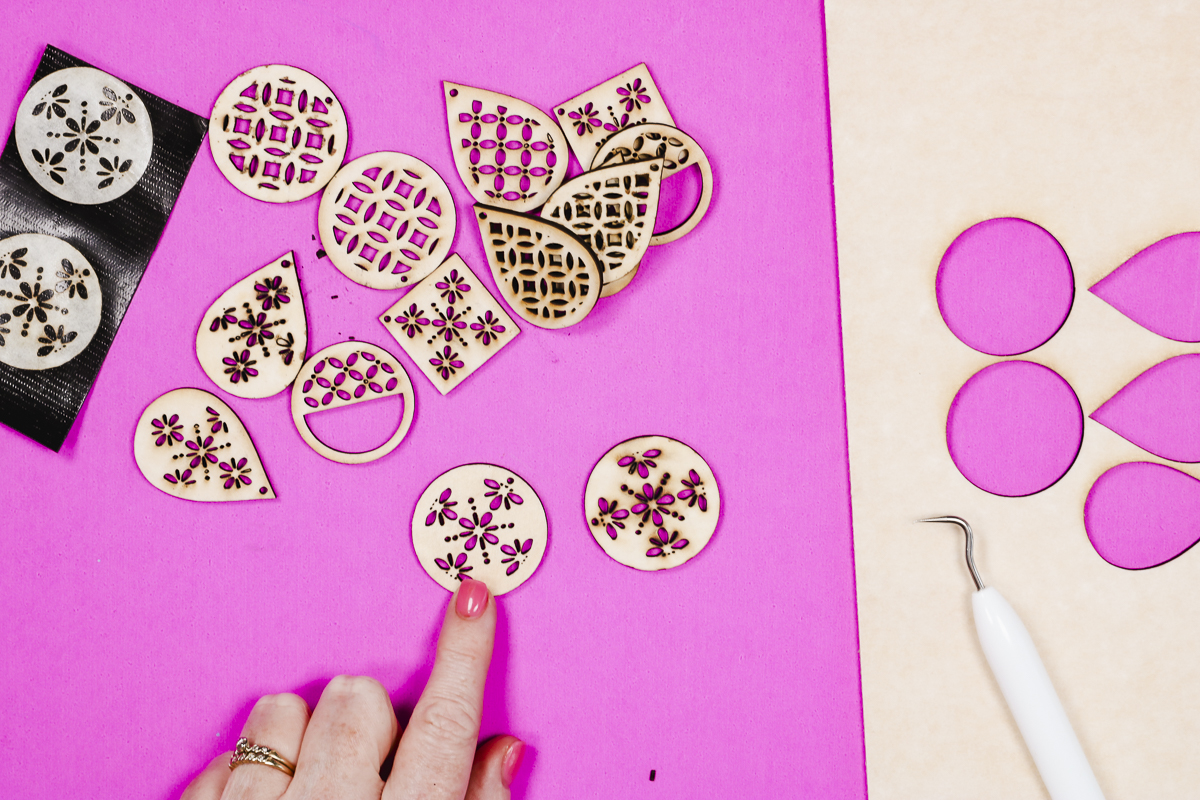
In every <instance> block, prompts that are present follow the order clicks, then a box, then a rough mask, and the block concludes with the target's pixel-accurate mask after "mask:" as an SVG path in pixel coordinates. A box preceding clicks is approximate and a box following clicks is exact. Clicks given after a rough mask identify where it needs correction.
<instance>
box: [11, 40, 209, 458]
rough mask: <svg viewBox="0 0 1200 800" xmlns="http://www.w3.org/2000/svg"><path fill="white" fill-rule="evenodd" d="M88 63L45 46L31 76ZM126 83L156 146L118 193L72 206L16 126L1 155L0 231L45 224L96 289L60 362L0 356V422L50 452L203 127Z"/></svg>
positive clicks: (117, 320)
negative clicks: (83, 263) (37, 164)
mask: <svg viewBox="0 0 1200 800" xmlns="http://www.w3.org/2000/svg"><path fill="white" fill-rule="evenodd" d="M90 66H92V65H91V64H88V63H86V62H83V61H80V60H79V59H78V58H75V57H74V56H71V55H68V54H67V53H64V52H63V51H62V50H59V49H58V48H56V47H54V46H52V45H47V46H46V50H45V52H43V53H42V60H41V62H40V63H39V64H38V68H37V72H36V73H35V74H34V76H33V81H32V82H31V83H30V84H29V85H30V86H33V84H35V83H37V82H38V81H39V80H41V79H42V78H44V77H45V76H47V75H49V74H50V73H52V72H56V71H58V70H60V69H66V68H67V67H90ZM106 71H107V70H106ZM110 74H112V73H110ZM114 77H117V78H120V79H121V80H122V81H125V79H124V78H122V77H121V76H120V75H115V76H114ZM125 83H127V84H129V86H130V88H131V89H133V91H135V92H137V93H138V96H139V97H140V98H141V100H142V102H143V103H144V104H145V105H146V109H147V111H148V112H149V114H150V121H151V124H152V125H153V129H154V151H153V153H152V154H151V157H150V164H149V166H147V168H146V171H145V173H144V174H143V175H142V177H141V180H139V181H138V183H137V185H136V186H134V187H133V189H131V190H130V191H128V192H126V193H125V194H123V195H121V196H120V197H118V198H116V199H114V200H110V201H109V202H107V203H102V204H100V205H77V204H75V203H68V202H67V201H65V200H60V199H59V198H57V197H55V196H54V195H52V194H50V193H49V192H47V191H46V190H45V189H43V188H42V187H40V186H39V185H38V184H37V183H36V182H35V181H34V179H33V178H32V177H31V176H30V175H29V173H28V172H27V171H26V170H25V165H24V164H23V163H22V162H21V156H20V154H19V153H18V152H17V142H16V135H15V132H10V133H9V136H8V144H7V145H6V146H5V148H4V153H3V155H0V238H6V237H9V236H15V235H16V234H18V233H44V234H47V235H49V236H57V237H58V238H59V239H63V240H64V241H67V242H70V243H71V245H73V246H74V247H75V248H76V249H77V250H79V252H81V253H83V255H84V256H85V257H86V258H87V260H88V261H89V262H90V263H91V264H92V266H93V267H95V268H96V272H97V273H98V277H99V279H100V288H101V292H102V294H103V296H104V306H103V316H102V318H101V320H100V327H99V329H98V330H97V331H96V335H95V336H94V337H93V339H92V341H91V344H89V345H88V346H87V348H86V349H85V350H84V351H83V352H82V353H80V354H79V355H78V356H76V357H75V358H73V359H71V360H70V361H68V362H67V363H66V364H63V365H62V366H60V367H54V368H52V369H46V370H40V371H26V370H20V369H16V368H14V367H10V366H8V365H7V364H3V363H0V422H2V423H4V424H5V425H7V426H8V427H10V428H12V429H13V430H16V431H19V432H21V433H23V434H25V435H26V436H28V437H29V438H31V439H33V440H35V441H37V442H40V443H41V444H44V445H45V446H46V447H49V448H50V449H52V450H54V451H58V450H59V449H60V448H61V447H62V445H63V442H64V441H65V440H66V438H67V434H68V433H70V431H71V426H72V425H74V424H75V419H76V417H77V416H78V415H79V410H80V408H81V407H82V405H83V401H84V400H85V399H86V398H87V395H88V392H89V391H91V388H92V384H94V383H95V381H96V376H97V375H98V374H99V372H100V365H101V364H102V363H103V362H104V358H105V356H106V355H108V350H109V347H111V346H112V342H113V338H114V337H115V336H116V335H117V329H118V328H119V327H120V326H121V320H122V319H124V317H125V312H126V310H128V308H129V303H130V301H131V300H133V293H134V292H135V291H136V290H137V287H138V283H140V282H141V280H142V275H143V274H145V272H146V266H147V265H148V264H149V263H150V256H151V255H152V254H153V253H154V248H155V247H156V246H157V245H158V240H159V239H160V238H161V237H162V234H163V230H164V229H165V227H166V224H167V218H168V217H169V216H170V214H171V209H172V208H174V206H175V201H176V199H178V197H179V192H180V190H181V189H182V188H183V182H184V179H185V178H187V174H188V171H189V170H190V169H191V167H192V162H193V161H195V159H196V153H197V152H198V151H199V149H200V145H201V143H202V142H203V141H204V134H205V132H206V131H207V130H208V120H207V119H205V118H204V117H201V116H199V115H197V114H193V113H192V112H190V111H186V110H184V109H182V108H180V107H179V106H177V105H174V104H172V103H168V102H167V101H166V100H163V99H162V98H161V97H158V96H156V95H153V94H150V93H149V92H147V91H144V90H142V89H139V88H138V87H137V86H135V85H133V84H131V83H129V82H128V81H125ZM0 310H4V311H7V310H8V309H0Z"/></svg>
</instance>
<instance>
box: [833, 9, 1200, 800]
mask: <svg viewBox="0 0 1200 800" xmlns="http://www.w3.org/2000/svg"><path fill="white" fill-rule="evenodd" d="M826 24H827V36H828V57H829V81H830V103H831V111H832V125H833V157H834V186H835V197H836V209H837V232H838V254H839V270H840V275H841V292H842V295H841V296H842V315H843V316H842V320H843V335H844V344H845V359H846V400H847V407H848V420H849V437H850V468H851V487H852V492H853V504H854V537H855V542H854V544H855V559H856V567H857V583H858V604H859V625H860V637H861V653H862V685H863V705H864V716H865V731H866V748H867V780H868V789H869V793H870V796H871V797H872V798H873V800H887V798H905V800H908V799H909V798H942V797H971V798H1014V797H1022V798H1024V797H1042V796H1045V790H1044V789H1043V788H1042V785H1041V782H1040V780H1039V778H1038V776H1037V772H1036V770H1035V768H1034V766H1033V762H1032V760H1031V759H1030V757H1029V755H1028V753H1027V752H1026V750H1025V748H1024V745H1023V743H1022V741H1021V738H1020V734H1019V733H1018V731H1017V729H1016V726H1015V724H1014V723H1013V722H1012V719H1011V717H1010V716H1009V714H1008V711H1007V708H1006V707H1005V705H1004V701H1003V698H1002V697H1001V695H1000V693H999V690H998V689H997V688H996V685H995V683H994V681H993V679H992V676H991V674H990V672H989V671H988V668H987V664H986V662H985V661H984V658H983V655H982V653H981V651H980V648H979V645H978V642H977V640H976V637H975V632H974V628H973V623H972V619H971V606H970V592H971V590H972V589H973V588H974V587H973V585H972V584H971V580H970V576H969V574H968V572H967V570H966V567H965V565H964V562H963V556H962V535H961V533H960V532H958V530H957V529H956V528H954V527H951V526H943V525H918V524H914V523H913V520H915V519H917V518H919V517H923V516H930V515H935V514H958V515H961V516H964V517H966V518H967V519H968V520H970V521H971V522H972V524H973V525H974V526H975V529H976V533H977V534H978V539H979V541H978V544H977V548H976V561H977V563H978V565H979V569H980V572H981V573H982V575H983V578H984V580H985V581H986V582H988V583H989V584H990V585H994V586H996V587H997V588H998V589H999V590H1000V591H1001V592H1002V593H1004V595H1005V596H1006V597H1007V598H1008V600H1009V602H1010V603H1011V604H1012V605H1013V607H1014V608H1015V609H1016V610H1017V613H1018V614H1020V615H1021V616H1022V617H1023V618H1024V620H1025V623H1026V625H1027V627H1028V628H1029V630H1030V633H1031V635H1032V636H1033V639H1034V641H1035V642H1036V643H1037V645H1038V647H1039V648H1040V650H1041V653H1042V657H1043V659H1044V660H1045V662H1046V667H1047V669H1048V670H1049V672H1050V675H1051V678H1052V679H1053V680H1054V682H1055V684H1056V686H1057V688H1058V691H1059V694H1060V696H1061V697H1062V700H1063V703H1064V705H1065V706H1066V708H1067V713H1068V714H1069V716H1070V717H1071V719H1072V720H1073V722H1074V724H1075V728H1076V731H1077V733H1078V734H1079V738H1080V741H1081V742H1082V744H1083V747H1084V750H1085V751H1086V752H1087V753H1088V755H1089V757H1090V759H1091V761H1092V764H1093V767H1094V768H1095V771H1096V774H1097V778H1098V779H1099V781H1100V784H1101V786H1102V787H1103V788H1104V790H1105V793H1106V795H1107V796H1108V797H1109V798H1138V797H1145V798H1168V797H1170V798H1177V797H1189V796H1196V794H1197V792H1200V788H1198V787H1200V549H1196V550H1193V551H1191V552H1189V553H1186V554H1184V556H1182V557H1181V558H1178V559H1176V560H1175V561H1173V562H1171V563H1168V564H1166V565H1165V566H1162V567H1158V568H1155V569H1151V570H1146V571H1143V572H1126V571H1123V570H1120V569H1117V568H1116V567H1112V566H1110V565H1108V564H1107V563H1105V562H1104V561H1103V560H1101V558H1100V557H1099V556H1098V555H1097V554H1096V553H1095V551H1094V550H1093V549H1092V547H1091V545H1090V543H1089V542H1088V539H1087V536H1086V534H1085V532H1084V526H1083V503H1084V499H1085V497H1086V495H1087V492H1088V489H1089V488H1090V487H1091V485H1092V483H1093V481H1095V479H1096V478H1097V477H1098V476H1099V475H1100V474H1101V473H1102V472H1104V470H1106V469H1107V468H1109V467H1111V466H1114V465H1116V464H1118V463H1121V462H1124V461H1136V460H1149V461H1155V460H1158V459H1155V458H1154V457H1152V456H1150V455H1148V454H1147V453H1145V452H1143V451H1141V450H1140V449H1138V448H1137V447H1135V446H1134V445H1132V444H1129V443H1128V442H1126V441H1124V440H1122V439H1121V438H1120V437H1118V436H1117V435H1116V434H1114V433H1112V432H1110V431H1108V430H1107V429H1105V428H1103V427H1101V426H1100V425H1098V424H1096V423H1095V422H1093V421H1091V420H1087V421H1086V422H1085V430H1084V439H1083V448H1082V451H1081V453H1080V455H1079V458H1078V460H1077V461H1076V463H1075V465H1074V466H1073V467H1072V468H1071V470H1070V472H1068V473H1067V475H1066V477H1065V478H1064V479H1063V480H1061V481H1060V482H1059V483H1057V484H1056V485H1054V486H1053V487H1051V488H1050V489H1048V490H1047V491H1045V492H1042V493H1041V494H1037V495H1033V496H1031V497H1027V498H1021V499H1010V498H1001V497H995V496H992V495H988V494H986V493H984V492H983V491H981V490H979V489H977V488H975V487H974V486H972V485H971V484H970V483H968V482H967V481H966V479H964V478H963V477H962V475H960V474H959V472H958V471H957V470H956V469H955V467H954V464H953V463H952V462H951V460H950V457H949V455H948V453H947V450H946V441H945V424H946V412H947V410H948V408H949V405H950V401H951V399H952V398H953V396H954V394H955V392H956V391H957V390H958V388H959V387H960V386H961V385H962V384H963V382H964V381H965V380H966V379H967V378H968V377H969V376H971V375H972V374H974V373H975V372H976V371H977V370H979V369H981V368H983V367H984V366H986V365H988V364H991V363H994V362H995V361H997V360H999V359H996V358H992V357H988V356H984V355H982V354H980V353H977V352H975V351H973V350H971V349H969V348H968V347H966V346H965V345H963V344H962V343H960V342H959V341H958V340H957V339H956V338H955V337H954V336H953V335H952V334H951V333H950V332H949V330H948V329H947V328H946V326H945V325H944V324H943V322H942V319H941V316H940V314H939V313H938V308H937V303H936V299H935V295H934V276H935V274H936V271H937V266H938V262H939V260H940V258H941V256H942V254H943V252H944V251H945V249H946V247H947V246H948V245H949V244H950V242H951V241H952V240H953V239H954V237H955V236H956V235H958V234H959V233H960V232H961V231H963V230H964V229H966V228H967V227H969V226H970V225H972V224H974V223H976V222H979V221H981V220H984V219H988V218H991V217H999V216H1017V217H1024V218H1026V219H1029V220H1031V221H1033V222H1036V223H1038V224H1040V225H1042V226H1043V227H1045V228H1046V229H1047V230H1049V231H1050V232H1051V233H1052V234H1054V235H1055V236H1056V237H1057V238H1058V240H1059V241H1060V242H1061V244H1062V245H1063V247H1064V248H1065V249H1066V251H1067V254H1068V255H1069V256H1070V258H1071V262H1072V266H1073V268H1074V270H1075V281H1076V299H1075V306H1074V308H1073V309H1072V312H1071V315H1070V317H1069V318H1068V320H1067V322H1066V324H1065V325H1064V326H1063V329H1062V330H1061V331H1060V332H1059V334H1058V335H1057V336H1055V337H1054V338H1053V339H1052V340H1051V341H1050V342H1049V343H1048V344H1046V345H1044V346H1043V347H1041V348H1038V349H1037V350H1034V351H1033V352H1032V353H1030V354H1027V355H1025V356H1022V358H1026V359H1029V360H1033V361H1038V362H1040V363H1043V364H1045V365H1047V366H1049V367H1051V368H1053V369H1055V370H1057V371H1058V372H1059V374H1061V375H1062V376H1063V377H1064V378H1066V379H1067V380H1068V381H1069V382H1070V383H1071V385H1072V386H1073V387H1074V389H1075V391H1076V393H1077V394H1078V396H1079V400H1080V402H1081V403H1082V405H1083V410H1084V413H1085V415H1086V414H1090V413H1091V412H1093V411H1095V409H1096V408H1097V407H1098V406H1099V405H1100V404H1101V403H1103V402H1104V401H1105V400H1107V399H1108V398H1109V397H1111V396H1112V395H1113V394H1114V393H1115V392H1116V391H1117V390H1118V389H1120V388H1121V387H1122V386H1124V385H1125V384H1126V383H1127V382H1128V381H1129V380H1131V379H1132V378H1134V377H1135V376H1136V375H1138V374H1139V373H1140V372H1142V371H1143V370H1144V369H1146V368H1147V367H1150V366H1151V365H1153V364H1155V363H1157V362H1158V361H1160V360H1162V359H1164V358H1166V357H1168V356H1171V355H1175V354H1178V353H1183V352H1197V351H1200V347H1198V346H1188V345H1181V344H1179V343H1176V342H1170V341H1168V340H1165V339H1162V338H1159V337H1157V336H1155V335H1154V334H1151V333H1150V332H1148V331H1146V330H1143V329H1142V328H1140V327H1139V326H1137V325H1136V324H1134V323H1133V322H1131V321H1130V320H1128V319H1126V318H1125V317H1123V316H1122V315H1121V314H1119V313H1118V312H1117V311H1115V310H1114V309H1112V308H1111V307H1109V306H1108V305H1106V304H1105V303H1104V302H1103V301H1101V300H1099V299H1098V298H1097V297H1095V296H1094V295H1092V294H1090V293H1088V292H1087V288H1088V287H1089V286H1091V285H1092V284H1093V283H1095V282H1096V281H1097V280H1099V279H1100V278H1101V277H1103V276H1104V275H1106V274H1108V273H1109V272H1110V271H1111V270H1112V269H1114V268H1115V267H1117V266H1118V265H1119V264H1120V263H1121V262H1123V261H1124V260H1125V259H1127V258H1128V257H1129V256H1131V255H1133V254H1134V253H1135V252H1137V251H1138V250H1140V249H1142V248H1143V247H1146V246H1147V245H1149V244H1151V243H1153V242H1155V241H1157V240H1158V239H1161V238H1162V237H1164V236H1167V235H1169V234H1173V233H1178V232H1182V231H1194V230H1200V4H1188V3H1180V2H1172V3H1163V2H1157V3H1151V2H1136V1H1134V0H1130V2H1123V3H1112V2H1108V3H1105V2H1078V1H1077V2H1060V3H1053V4H1047V3H1042V2H1033V1H1028V2H1027V1H1025V0H1021V1H1020V2H1018V1H1015V0H1014V1H1012V2H1005V3H985V2H976V3H962V2H913V1H910V2H904V3H883V2H868V1H867V0H830V2H829V3H828V5H827V8H826ZM1164 463H1165V462H1164ZM1187 471H1188V472H1189V473H1191V474H1193V475H1200V470H1197V469H1196V468H1195V467H1189V468H1187Z"/></svg>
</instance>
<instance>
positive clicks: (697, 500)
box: [675, 469, 708, 511]
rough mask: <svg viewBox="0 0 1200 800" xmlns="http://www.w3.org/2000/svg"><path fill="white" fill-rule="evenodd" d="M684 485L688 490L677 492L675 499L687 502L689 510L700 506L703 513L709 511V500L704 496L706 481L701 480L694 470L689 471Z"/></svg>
mask: <svg viewBox="0 0 1200 800" xmlns="http://www.w3.org/2000/svg"><path fill="white" fill-rule="evenodd" d="M683 485H684V486H686V487H687V488H686V489H681V490H680V491H678V492H676V494H675V497H676V498H678V499H680V500H687V501H688V508H692V507H694V506H697V505H698V506H700V510H701V511H708V498H707V497H706V496H705V494H704V481H702V480H700V475H699V473H697V472H696V470H694V469H689V470H688V476H687V477H686V478H684V479H683Z"/></svg>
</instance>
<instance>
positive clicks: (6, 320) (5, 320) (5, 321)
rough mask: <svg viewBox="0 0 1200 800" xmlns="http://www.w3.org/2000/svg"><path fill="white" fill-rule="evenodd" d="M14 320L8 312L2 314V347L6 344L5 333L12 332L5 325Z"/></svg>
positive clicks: (0, 344) (0, 317) (0, 323)
mask: <svg viewBox="0 0 1200 800" xmlns="http://www.w3.org/2000/svg"><path fill="white" fill-rule="evenodd" d="M10 320H12V317H10V316H9V315H8V314H0V347H3V346H4V334H6V333H12V331H10V330H9V329H8V328H6V327H4V326H5V325H7V324H8V323H9V321H10Z"/></svg>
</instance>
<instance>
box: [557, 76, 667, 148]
mask: <svg viewBox="0 0 1200 800" xmlns="http://www.w3.org/2000/svg"><path fill="white" fill-rule="evenodd" d="M554 113H555V114H556V115H557V116H558V118H559V120H560V121H562V122H563V124H564V125H565V126H566V127H565V133H566V138H567V142H568V143H569V144H570V146H571V150H572V152H574V153H575V157H576V158H577V159H579V163H580V165H582V166H583V168H584V169H585V170H587V169H589V168H590V167H591V166H593V165H592V160H593V157H594V156H595V155H596V152H597V151H598V150H599V148H600V147H601V145H603V144H604V142H605V141H607V140H608V138H609V137H611V136H612V135H613V134H615V133H617V132H619V131H621V130H624V129H625V128H627V127H629V126H630V125H639V124H641V123H643V122H662V123H665V124H667V125H672V126H673V125H674V124H675V122H674V120H673V119H672V117H671V112H670V111H668V110H667V106H666V104H665V103H663V100H662V94H661V93H660V92H659V91H658V87H657V86H656V85H655V83H654V79H653V78H652V77H650V70H649V69H647V67H646V65H645V64H638V65H637V66H636V67H633V68H631V69H628V70H626V71H625V72H622V73H621V74H620V75H617V76H616V77H614V78H612V79H610V80H607V81H605V82H604V83H602V84H600V85H599V86H596V87H594V88H592V89H589V90H588V91H586V92H584V93H583V94H580V95H578V96H577V97H574V98H572V99H570V100H567V101H566V102H565V103H559V104H558V105H557V106H555V108H554Z"/></svg>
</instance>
